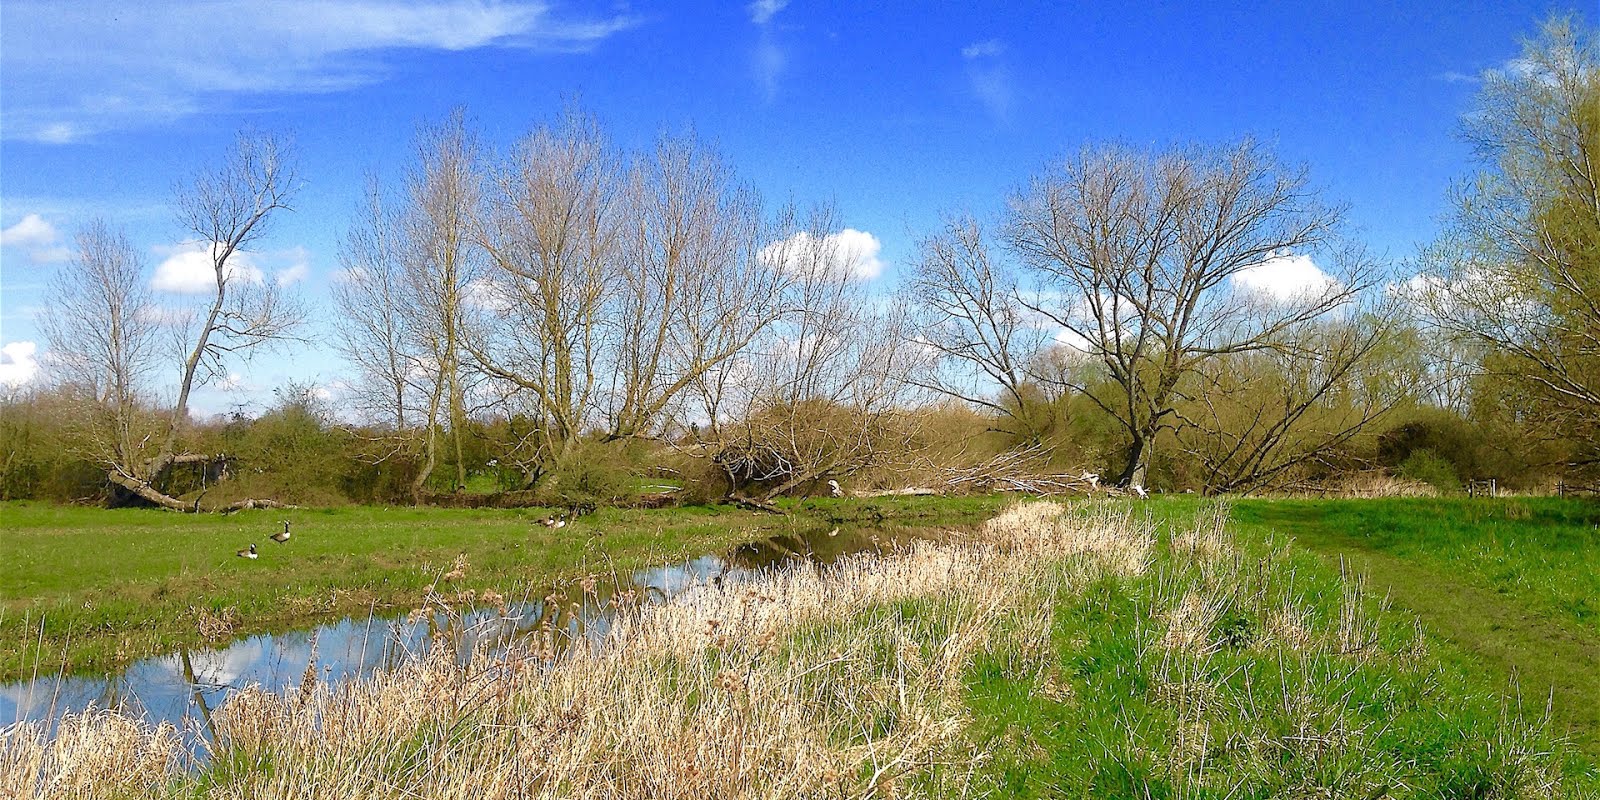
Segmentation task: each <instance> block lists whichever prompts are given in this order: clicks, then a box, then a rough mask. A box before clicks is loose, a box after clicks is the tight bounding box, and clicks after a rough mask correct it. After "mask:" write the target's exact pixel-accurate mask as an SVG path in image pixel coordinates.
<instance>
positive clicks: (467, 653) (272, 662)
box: [0, 528, 927, 752]
mask: <svg viewBox="0 0 1600 800" xmlns="http://www.w3.org/2000/svg"><path fill="white" fill-rule="evenodd" d="M926 535H927V532H925V531H914V530H907V529H881V528H867V529H852V530H849V531H841V530H840V529H838V528H832V529H816V530H812V531H808V532H806V533H803V534H796V535H783V536H776V537H773V538H771V539H765V540H761V541H756V542H749V543H746V544H743V545H740V546H739V547H736V548H734V549H733V550H732V551H730V552H728V553H726V554H722V555H705V556H701V557H699V558H695V559H691V560H688V561H685V562H682V563H677V564H666V565H661V566H658V567H654V568H651V569H645V570H640V571H638V572H635V573H633V574H632V575H628V576H617V577H616V578H613V577H612V576H607V578H606V580H602V581H599V582H597V583H594V584H591V588H589V589H587V590H586V589H584V588H582V587H581V586H579V585H578V584H568V585H564V586H557V587H552V589H551V591H550V592H548V593H546V594H544V595H543V596H542V597H540V598H537V599H533V598H529V599H527V600H524V601H522V602H509V603H506V604H505V606H504V609H503V610H502V609H501V608H480V609H477V610H473V611H470V612H467V613H464V614H460V615H459V616H451V615H446V614H444V613H443V612H439V613H435V614H432V615H427V614H424V615H412V616H411V617H409V618H408V616H405V615H402V616H395V617H368V618H346V619H342V620H339V621H338V622H334V623H331V624H327V625H320V626H317V627H316V628H313V629H309V630H297V631H290V632H287V633H278V634H264V635H259V636H251V637H248V638H245V639H240V640H238V641H235V642H233V643H232V644H230V645H228V646H226V647H222V648H219V649H214V650H204V649H195V650H184V651H180V652H176V653H169V654H167V655H163V656H158V657H154V658H147V659H143V660H140V661H137V662H134V663H133V664H131V665H129V666H128V667H126V668H125V669H123V670H121V671H119V672H116V673H112V674H106V675H72V676H47V677H41V678H37V679H34V680H30V681H22V682H17V683H10V684H5V685H4V686H0V725H5V724H10V723H13V722H21V721H26V720H46V721H50V722H51V723H52V724H51V726H50V727H51V732H52V735H53V732H54V727H55V725H54V723H55V722H56V721H58V720H59V719H60V718H61V717H62V716H63V715H65V714H69V713H77V712H81V711H84V710H86V709H88V708H90V707H96V708H116V709H120V710H122V711H123V712H124V713H126V714H129V715H130V716H134V717H137V718H140V719H143V720H144V721H146V722H149V723H151V724H157V723H161V722H170V723H172V724H174V725H176V726H177V727H178V729H179V730H180V731H183V732H185V735H187V736H190V737H194V738H193V740H192V744H198V743H199V737H202V736H205V735H206V733H205V731H206V728H207V727H208V724H207V719H208V717H209V715H210V713H211V712H212V711H213V710H215V709H217V708H218V707H220V706H221V705H222V703H223V702H224V701H226V700H227V699H228V696H229V695H231V694H232V693H234V692H236V691H239V690H240V689H243V688H245V687H248V686H252V685H256V686H260V687H262V688H264V689H267V690H268V691H281V690H284V689H288V688H291V687H294V686H298V685H300V683H301V682H302V680H304V678H305V676H306V673H307V672H308V669H309V670H315V672H316V675H317V679H318V681H320V682H341V681H350V680H357V679H360V678H362V677H364V676H368V675H372V674H374V673H375V672H378V671H381V670H386V669H391V668H393V667H395V666H397V665H399V664H400V663H402V662H403V661H404V660H406V659H411V658H417V657H420V656H421V655H424V654H427V653H429V652H430V651H431V650H432V649H433V648H437V647H451V648H453V649H454V651H455V657H456V658H457V659H458V660H462V661H465V660H466V659H468V658H471V657H472V655H473V654H474V653H476V652H489V653H491V654H492V653H496V652H502V651H504V650H505V648H507V647H508V646H510V645H512V644H514V643H516V642H517V641H519V639H521V638H523V637H525V636H528V635H532V634H534V633H535V632H537V631H540V630H542V629H543V627H544V626H545V625H547V624H548V625H549V626H550V627H551V628H553V629H555V630H558V631H564V632H565V633H566V634H567V635H568V637H579V636H584V637H594V638H598V637H600V636H603V635H604V634H605V631H606V630H607V628H608V627H609V622H610V619H611V615H612V613H613V612H612V609H613V605H612V603H611V598H612V597H613V596H614V595H615V594H616V593H617V592H619V591H629V590H632V591H634V592H636V593H638V595H640V596H642V597H643V598H644V599H645V600H646V601H647V602H660V601H662V600H664V599H667V598H672V597H676V596H678V595H680V594H682V593H684V592H685V591H686V590H688V589H690V588H693V587H695V586H699V585H703V584H705V583H709V582H713V581H739V580H744V579H747V578H748V577H749V576H751V575H754V574H757V573H759V572H761V571H763V570H771V569H790V568H818V567H821V566H825V565H827V564H829V563H832V562H833V561H835V560H836V559H838V558H839V557H841V556H843V555H846V554H851V553H860V552H883V551H886V550H890V549H893V548H895V547H898V546H900V545H902V544H904V543H906V542H908V541H910V540H913V539H917V538H925V536H926ZM418 616H420V617H421V618H417V617H418ZM196 752H198V749H197V750H196Z"/></svg>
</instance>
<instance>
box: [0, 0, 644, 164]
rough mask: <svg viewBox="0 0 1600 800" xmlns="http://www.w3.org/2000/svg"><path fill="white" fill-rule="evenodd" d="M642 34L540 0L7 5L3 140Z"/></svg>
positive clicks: (72, 134)
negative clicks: (473, 55)
mask: <svg viewBox="0 0 1600 800" xmlns="http://www.w3.org/2000/svg"><path fill="white" fill-rule="evenodd" d="M635 24H637V20H636V18H634V17H633V16H631V15H628V14H624V13H614V14H609V15H605V16H597V17H591V18H582V17H574V16H568V15H560V14H557V13H556V12H555V11H554V10H553V7H552V5H551V4H550V3H548V2H545V1H544V0H499V1H496V0H419V1H417V2H412V1H411V0H347V2H337V3H335V2H325V0H279V1H278V2H257V0H222V1H221V2H207V3H192V2H183V1H181V0H148V1H147V2H141V3H138V4H136V5H133V6H130V5H128V4H126V3H122V2H113V1H112V0H89V1H88V2H73V3H59V2H53V0H15V1H13V0H8V2H7V3H6V18H5V25H4V26H3V28H0V70H3V71H4V73H5V75H6V91H5V96H4V107H5V108H4V110H5V116H6V125H5V129H4V133H3V136H4V137H5V138H7V139H27V140H32V141H38V142H46V143H57V144H59V143H65V142H72V141H77V140H80V139H83V138H85V137H87V136H92V135H93V134H95V133H98V132H101V131H106V130H114V129H122V128H128V127H137V126H143V125H149V124H160V123H169V122H172V121H174V120H178V119H182V118H184V117H187V116H189V115H192V114H195V113H197V112H199V111H200V110H202V109H205V110H214V109H217V108H218V107H219V106H221V107H224V108H226V107H227V104H228V103H227V101H228V100H229V99H230V96H234V95H244V96H248V95H261V94H265V93H319V92H336V91H343V90H346V89H350V88H353V87H357V86H363V85H367V84H371V83H375V82H378V81H381V80H383V79H384V78H386V77H387V76H388V75H389V74H391V73H393V72H394V71H395V66H394V65H395V62H396V61H397V59H396V58H395V55H396V54H397V53H399V52H402V51H429V50H431V51H445V52H457V51H465V50H472V49H476V48H487V47H495V48H523V49H534V50H542V51H547V52H549V51H554V52H575V51H584V50H588V49H590V48H592V47H594V46H595V45H596V44H598V43H599V42H601V41H603V40H604V39H606V38H607V37H609V36H611V35H613V34H615V33H617V32H619V31H622V30H625V29H627V28H630V27H632V26H634V25H635ZM63 53H70V54H71V57H70V58H63V57H62V54H63ZM239 105H240V106H241V107H242V105H243V104H242V103H241V104H239Z"/></svg>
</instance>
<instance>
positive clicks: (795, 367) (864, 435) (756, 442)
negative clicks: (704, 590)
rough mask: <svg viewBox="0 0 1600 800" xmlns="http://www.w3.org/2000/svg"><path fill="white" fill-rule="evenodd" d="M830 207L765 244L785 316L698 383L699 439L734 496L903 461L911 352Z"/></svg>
mask: <svg viewBox="0 0 1600 800" xmlns="http://www.w3.org/2000/svg"><path fill="white" fill-rule="evenodd" d="M837 227H838V226H837V225H835V224H834V223H833V216H832V214H831V212H828V211H819V212H817V213H816V214H814V215H813V216H812V218H811V220H810V221H809V224H808V225H806V226H805V227H804V228H802V229H799V230H793V229H791V230H792V232H791V233H790V235H788V236H785V237H783V238H781V239H779V240H777V241H775V242H772V243H771V244H769V245H767V246H766V247H764V248H763V249H762V251H761V258H762V260H763V262H764V263H765V264H766V265H767V266H768V268H769V269H773V270H778V271H781V272H783V273H784V276H785V280H784V291H783V294H782V296H781V301H782V314H781V317H780V319H779V321H778V323H777V324H775V325H774V326H772V327H771V329H770V330H769V331H768V332H767V333H766V334H765V335H764V336H763V337H762V338H761V340H760V342H759V344H758V346H757V347H755V348H753V349H752V350H750V351H748V352H747V353H745V354H743V355H741V357H740V358H739V359H738V360H736V361H734V362H732V363H730V364H728V365H726V367H725V368H722V369H717V370H709V371H707V372H706V374H705V375H704V376H703V377H702V380H701V381H699V386H700V390H701V394H702V397H703V398H704V399H705V407H706V409H707V411H708V412H712V411H714V413H711V414H709V418H708V420H707V422H706V426H705V430H704V431H703V433H702V434H701V438H700V440H699V441H698V442H697V443H696V446H697V448H698V451H699V452H700V453H702V454H703V455H706V456H708V457H709V458H710V459H711V460H712V461H713V462H714V463H716V464H717V466H718V467H719V468H721V470H722V471H723V472H724V473H725V475H726V477H727V479H728V482H729V484H730V486H731V488H732V490H733V492H732V494H731V497H732V499H734V500H736V501H737V502H741V503H746V504H750V505H756V506H760V507H770V506H768V505H767V504H768V503H769V501H771V500H772V498H774V497H777V496H778V495H780V494H783V493H784V492H787V491H790V490H791V489H794V488H796V487H799V486H802V485H805V484H807V483H809V482H812V481H816V480H820V479H823V478H826V477H830V476H831V477H835V478H843V477H845V476H848V475H853V474H856V473H859V472H860V471H862V470H866V469H869V468H872V467H875V466H880V465H882V464H883V463H884V462H885V460H886V459H889V458H895V457H906V458H909V457H910V456H911V453H910V448H911V445H912V441H913V439H914V438H915V434H916V432H917V431H916V420H915V417H914V415H909V414H905V413H902V412H901V410H900V408H899V402H898V401H899V400H901V399H902V396H903V389H904V388H905V386H906V385H907V384H906V370H907V369H908V367H909V355H910V349H909V347H908V346H907V340H908V337H907V336H906V325H905V320H906V316H905V314H904V311H903V309H902V308H900V307H899V306H898V305H896V304H893V303H892V302H890V301H888V299H887V298H885V301H886V302H883V303H880V302H879V301H878V300H877V299H876V298H874V297H872V296H871V294H870V293H869V292H868V290H867V287H866V286H865V284H864V283H863V281H862V280H861V279H860V278H859V277H857V276H856V275H855V271H856V267H857V266H858V261H859V259H860V257H861V254H859V253H853V252H849V251H848V250H847V249H846V248H844V247H842V246H841V244H840V239H839V237H838V236H837V235H836V232H837Z"/></svg>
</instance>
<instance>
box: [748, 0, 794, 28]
mask: <svg viewBox="0 0 1600 800" xmlns="http://www.w3.org/2000/svg"><path fill="white" fill-rule="evenodd" d="M787 5H789V0H756V1H755V2H754V3H751V4H750V5H749V6H748V7H747V8H748V9H749V10H750V21H751V22H754V23H755V24H757V25H765V24H767V23H769V22H771V21H772V18H773V17H775V16H777V15H778V12H779V11H782V10H783V8H784V6H787Z"/></svg>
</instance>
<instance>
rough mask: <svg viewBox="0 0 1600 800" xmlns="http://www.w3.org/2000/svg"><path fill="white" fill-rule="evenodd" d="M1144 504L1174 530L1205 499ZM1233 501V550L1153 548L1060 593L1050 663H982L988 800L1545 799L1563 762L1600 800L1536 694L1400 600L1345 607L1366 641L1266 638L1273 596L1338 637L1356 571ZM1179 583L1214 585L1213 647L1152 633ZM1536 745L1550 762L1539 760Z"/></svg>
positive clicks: (994, 656) (975, 709)
mask: <svg viewBox="0 0 1600 800" xmlns="http://www.w3.org/2000/svg"><path fill="white" fill-rule="evenodd" d="M1321 505H1324V506H1326V505H1328V504H1321ZM1148 508H1149V512H1150V515H1151V517H1153V518H1155V519H1157V520H1159V521H1160V524H1161V527H1162V528H1163V529H1165V531H1166V532H1165V533H1163V535H1162V541H1170V538H1169V534H1170V531H1171V530H1172V529H1173V526H1176V525H1183V524H1186V523H1187V520H1188V519H1190V518H1191V517H1192V515H1193V513H1194V512H1195V511H1196V510H1197V509H1198V508H1199V505H1198V504H1197V503H1195V502H1194V501H1189V500H1182V499H1174V500H1168V501H1162V502H1160V503H1155V504H1150V506H1149V507H1148ZM1311 508H1313V509H1315V507H1311ZM1435 511H1437V509H1434V510H1432V511H1427V512H1425V511H1424V510H1421V509H1419V510H1418V511H1417V513H1418V514H1422V513H1433V512H1435ZM1236 512H1237V515H1238V516H1239V517H1240V518H1242V519H1252V520H1253V521H1252V522H1250V523H1249V524H1245V525H1237V524H1236V531H1237V532H1238V546H1239V547H1240V552H1239V557H1238V558H1236V559H1232V560H1224V563H1222V564H1221V565H1220V566H1217V565H1213V566H1211V567H1208V568H1198V567H1197V566H1196V565H1194V564H1192V563H1186V562H1185V561H1184V560H1183V559H1181V558H1177V557H1175V555H1174V554H1173V553H1172V552H1171V551H1170V550H1169V549H1168V548H1167V547H1165V546H1158V547H1157V555H1156V557H1155V564H1154V566H1153V568H1152V570H1151V571H1150V572H1148V573H1146V574H1145V575H1142V576H1137V577H1132V578H1126V577H1124V578H1116V577H1107V578H1102V579H1100V580H1098V581H1095V582H1094V583H1092V584H1090V585H1089V586H1087V587H1082V588H1079V589H1077V590H1071V591H1067V590H1063V591H1060V592H1058V593H1056V596H1057V597H1058V600H1057V603H1056V606H1055V610H1054V618H1053V629H1052V631H1051V634H1050V647H1051V650H1052V653H1051V657H1050V658H1049V659H1048V660H1047V661H1046V663H1044V664H1042V665H1038V664H1023V665H1022V666H1021V668H1019V666H1018V663H1017V659H1016V658H1015V654H1014V653H1012V652H1010V651H1008V650H1004V649H1002V650H998V651H995V652H990V653H988V654H986V655H984V656H982V657H981V658H980V659H979V660H978V663H977V664H976V666H975V667H974V669H973V670H972V673H971V674H970V675H969V676H968V684H967V702H968V704H969V707H970V709H971V712H972V716H973V719H972V729H973V737H974V740H975V745H976V747H977V748H979V749H982V750H987V751H988V752H990V753H991V754H992V761H991V762H989V763H988V764H986V766H985V767H984V771H983V775H982V780H983V782H984V783H985V784H986V785H987V787H988V788H989V789H991V790H992V791H993V792H994V794H996V795H998V796H1004V797H1082V798H1100V797H1117V798H1135V797H1136V798H1177V797H1184V798H1219V799H1220V798H1269V797H1287V796H1293V797H1301V796H1306V797H1310V796H1316V797H1324V796H1326V797H1377V796H1385V797H1438V798H1456V797H1463V798H1466V797H1512V796H1545V795H1540V794H1539V793H1538V792H1534V793H1533V794H1527V793H1526V792H1527V791H1528V787H1529V786H1530V785H1532V784H1533V783H1535V782H1536V781H1537V780H1539V779H1548V778H1549V777H1550V776H1552V775H1559V776H1560V780H1561V781H1562V782H1563V785H1564V789H1563V791H1562V793H1561V794H1558V795H1557V796H1577V797H1591V796H1600V770H1597V768H1596V764H1597V761H1596V759H1595V758H1594V757H1593V754H1592V753H1591V754H1589V755H1587V756H1586V755H1585V754H1584V753H1583V752H1582V751H1581V750H1574V749H1572V748H1571V747H1570V746H1569V745H1563V744H1558V743H1557V741H1556V740H1557V738H1558V737H1559V736H1560V735H1561V734H1562V733H1563V732H1564V731H1563V729H1562V728H1561V727H1560V725H1559V723H1558V724H1557V725H1555V726H1553V727H1549V728H1547V727H1545V725H1544V724H1543V723H1542V722H1541V717H1542V714H1543V706H1542V705H1541V704H1540V703H1538V702H1533V701H1532V699H1531V698H1530V702H1528V703H1527V704H1526V706H1519V704H1518V702H1517V701H1516V699H1515V698H1508V697H1506V696H1505V695H1504V694H1503V693H1502V691H1501V689H1502V685H1501V684H1500V683H1498V682H1497V681H1496V680H1495V679H1494V677H1493V676H1492V675H1490V674H1486V673H1485V671H1484V670H1483V669H1482V668H1481V666H1480V665H1479V664H1478V663H1476V662H1475V661H1473V660H1472V659H1470V658H1463V657H1461V653H1460V652H1459V651H1458V650H1456V649H1455V648H1454V647H1453V646H1452V645H1451V644H1449V643H1447V642H1441V641H1439V640H1437V639H1435V638H1433V637H1432V636H1430V635H1427V634H1423V636H1422V638H1420V639H1419V638H1418V636H1419V633H1418V630H1417V628H1416V625H1415V623H1414V621H1413V617H1412V616H1411V615H1410V614H1409V613H1407V612H1405V611H1404V610H1400V609H1390V608H1385V607H1384V606H1385V604H1384V603H1383V602H1381V600H1380V599H1379V598H1376V597H1374V596H1371V595H1368V596H1366V597H1364V598H1360V599H1358V600H1356V601H1355V602H1356V605H1357V606H1359V607H1360V608H1361V609H1363V610H1364V613H1365V614H1366V615H1367V617H1368V619H1369V621H1370V626H1371V627H1370V630H1371V639H1370V643H1368V644H1366V645H1365V646H1363V647H1361V648H1359V649H1352V650H1348V651H1345V650H1341V649H1339V648H1329V647H1325V646H1312V647H1288V646H1285V645H1284V643H1283V642H1282V640H1281V639H1275V638H1274V637H1273V636H1272V635H1269V634H1270V633H1271V631H1272V626H1273V624H1274V623H1273V621H1272V619H1273V611H1274V609H1278V608H1282V607H1285V606H1290V607H1294V608H1297V609H1299V610H1300V611H1301V612H1303V613H1304V617H1303V621H1304V627H1305V629H1306V630H1307V631H1309V632H1310V633H1311V635H1312V636H1313V637H1316V638H1318V639H1319V640H1320V639H1325V638H1326V637H1329V636H1332V635H1333V632H1334V631H1336V630H1337V629H1338V628H1339V625H1340V619H1341V605H1343V604H1345V603H1346V602H1347V601H1346V598H1347V597H1350V595H1349V592H1350V588H1349V587H1350V586H1351V583H1350V581H1349V580H1347V579H1345V578H1343V577H1341V575H1340V572H1339V569H1338V567H1337V565H1336V564H1331V563H1329V562H1327V561H1325V560H1323V559H1322V558H1321V557H1319V556H1318V555H1316V554H1313V553H1311V552H1308V551H1306V550H1303V549H1299V548H1289V547H1284V546H1283V545H1282V543H1283V542H1284V541H1286V539H1285V538H1284V537H1282V536H1279V535H1277V534H1274V533H1272V532H1271V531H1272V530H1284V529H1285V528H1287V527H1289V526H1288V525H1287V524H1286V522H1285V521H1283V520H1272V521H1271V522H1270V523H1268V522H1263V521H1262V517H1263V516H1267V515H1266V514H1265V513H1264V510H1263V508H1262V507H1261V506H1260V505H1257V504H1254V503H1240V504H1239V505H1238V506H1237V508H1236ZM1374 513H1376V511H1375V512H1374ZM1280 524H1281V525H1283V527H1279V525H1280ZM1297 530H1298V529H1297ZM1060 583H1061V584H1063V585H1065V584H1067V581H1065V580H1064V579H1060ZM1372 588H1374V589H1376V588H1377V587H1372ZM1192 594H1199V595H1208V596H1214V597H1222V598H1226V600H1225V602H1224V605H1223V608H1222V610H1221V612H1220V613H1219V614H1218V616H1217V619H1216V620H1215V622H1214V623H1212V624H1211V626H1210V627H1209V630H1208V632H1207V637H1208V640H1209V641H1210V642H1211V643H1212V645H1213V647H1214V648H1215V649H1214V650H1211V651H1209V652H1204V653H1197V652H1179V651H1174V650H1173V649H1172V648H1170V647H1168V646H1166V645H1165V644H1164V643H1163V640H1162V637H1163V635H1164V633H1165V630H1166V626H1167V620H1168V619H1170V618H1171V615H1172V614H1173V613H1174V611H1175V609H1176V608H1177V607H1178V606H1179V605H1180V604H1181V602H1182V598H1184V597H1185V596H1188V595H1192ZM1595 675H1600V673H1595V672H1591V673H1589V679H1590V680H1593V679H1594V676H1595ZM1548 753H1556V754H1558V755H1557V756H1556V757H1555V758H1554V759H1552V760H1548V761H1541V759H1542V758H1543V756H1541V755H1539V754H1548ZM1518 787H1522V788H1520V789H1519V788H1518Z"/></svg>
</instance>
